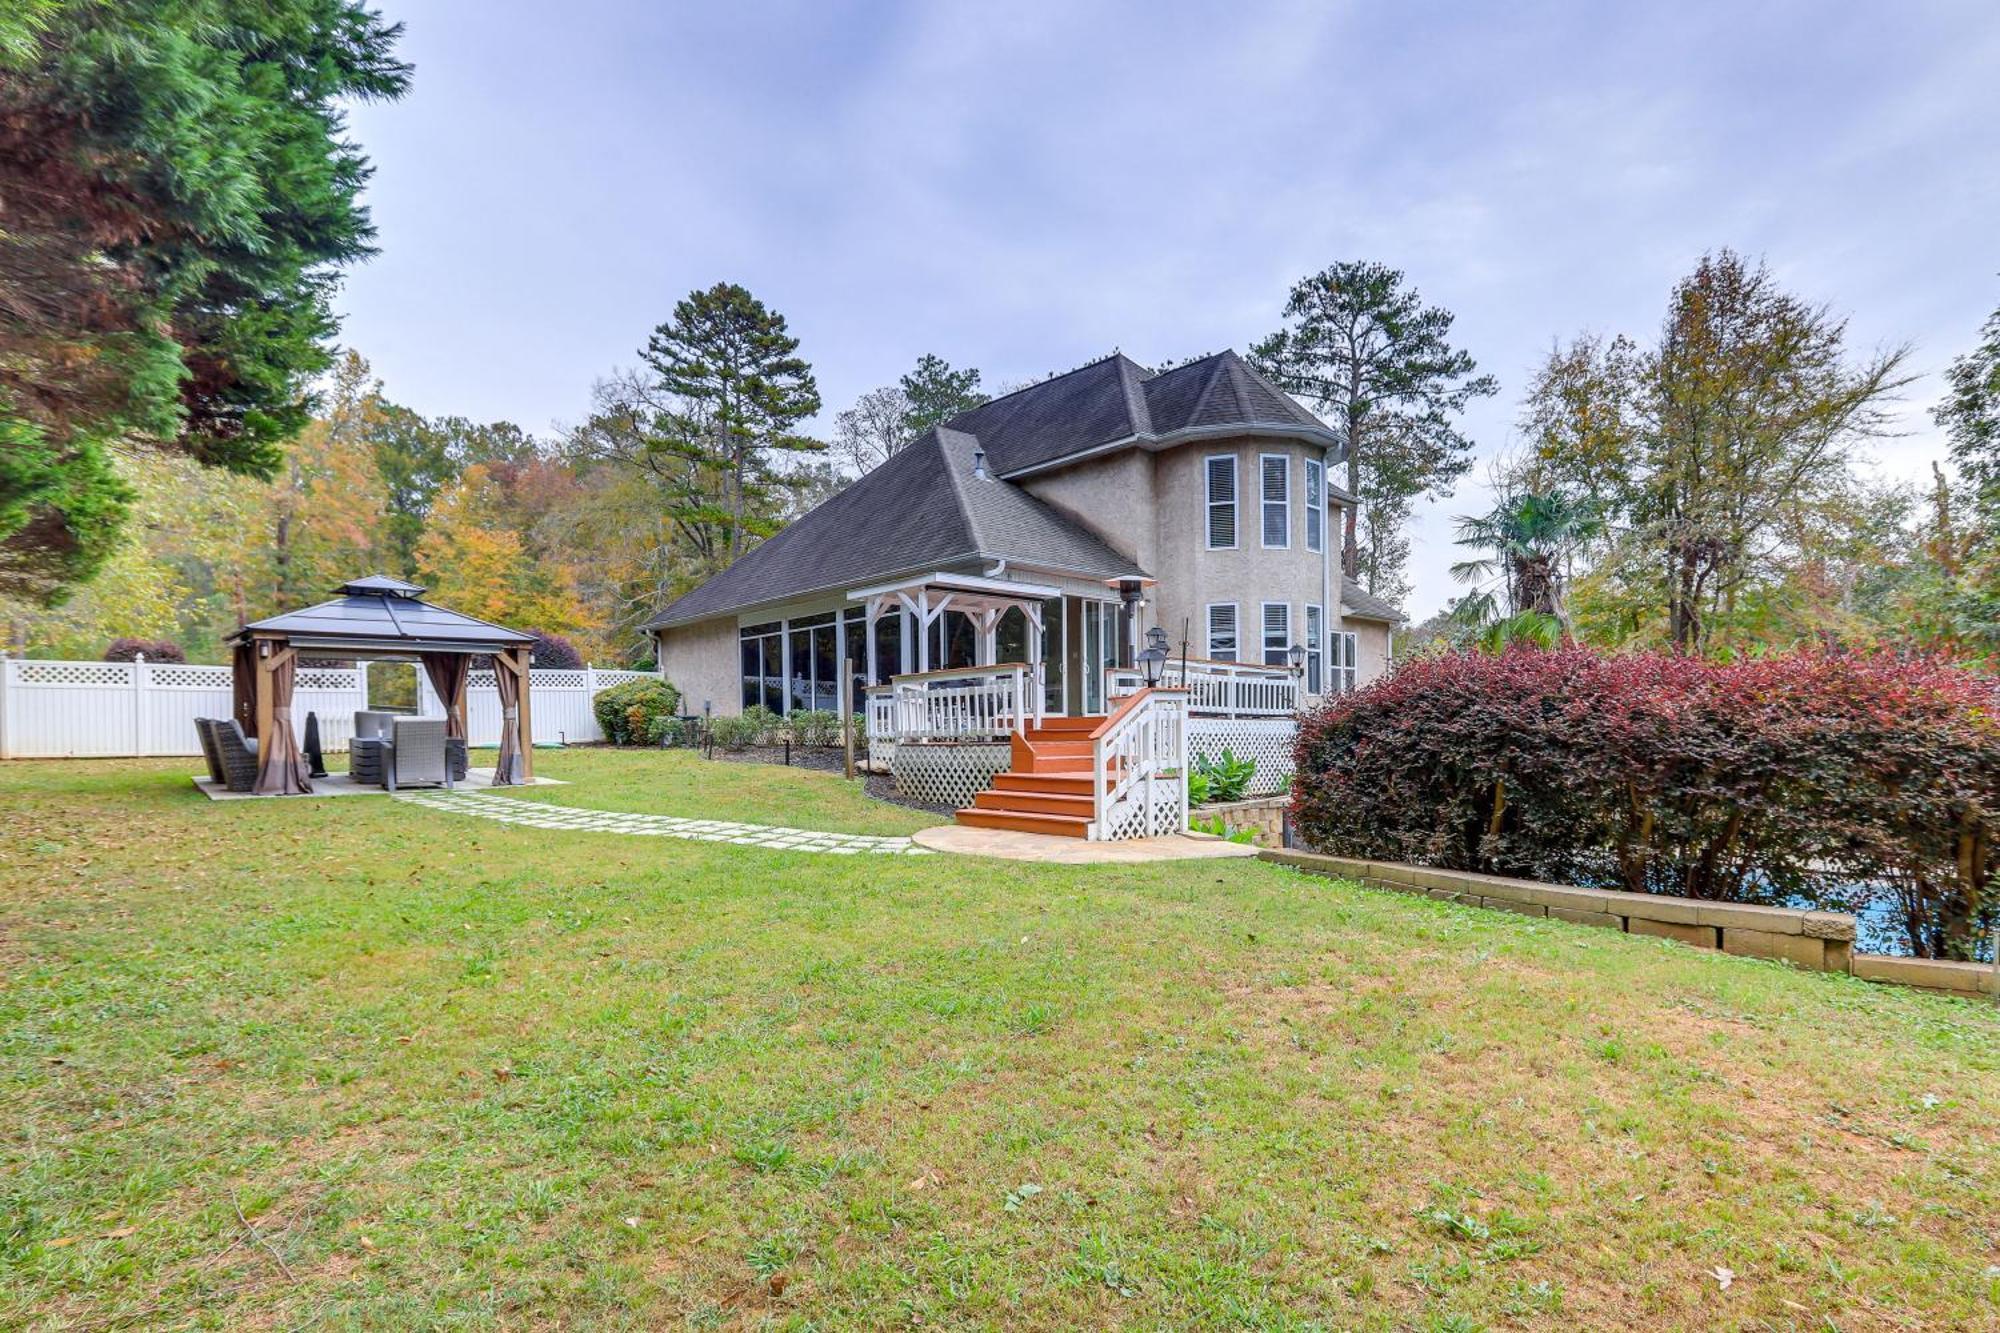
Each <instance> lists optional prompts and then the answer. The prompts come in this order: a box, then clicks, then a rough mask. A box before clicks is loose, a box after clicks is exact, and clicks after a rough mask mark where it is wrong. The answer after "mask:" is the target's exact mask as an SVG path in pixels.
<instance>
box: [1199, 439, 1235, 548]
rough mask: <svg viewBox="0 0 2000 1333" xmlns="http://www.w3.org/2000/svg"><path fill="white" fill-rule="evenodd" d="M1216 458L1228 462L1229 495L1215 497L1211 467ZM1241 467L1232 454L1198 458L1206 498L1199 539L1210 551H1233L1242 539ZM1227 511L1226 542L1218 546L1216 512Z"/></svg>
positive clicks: (1212, 467) (1212, 469)
mask: <svg viewBox="0 0 2000 1333" xmlns="http://www.w3.org/2000/svg"><path fill="white" fill-rule="evenodd" d="M1218 461H1222V462H1226V463H1228V464H1229V498H1228V499H1227V500H1218V499H1216V498H1215V472H1214V466H1215V464H1216V463H1217V462H1218ZM1242 472H1243V469H1242V466H1241V463H1240V461H1239V460H1238V459H1237V457H1236V455H1235V454H1208V455H1206V456H1205V457H1204V458H1203V459H1202V460H1201V485H1202V498H1203V499H1204V500H1206V501H1207V503H1206V505H1205V506H1204V507H1203V509H1202V524H1203V531H1202V540H1203V541H1204V542H1206V543H1207V549H1209V550H1211V551H1233V550H1235V549H1236V548H1237V547H1238V546H1240V545H1241V544H1242V542H1243V476H1242ZM1222 508H1227V509H1228V510H1229V544H1228V545H1227V546H1220V545H1217V544H1216V541H1215V511H1216V510H1217V509H1222Z"/></svg>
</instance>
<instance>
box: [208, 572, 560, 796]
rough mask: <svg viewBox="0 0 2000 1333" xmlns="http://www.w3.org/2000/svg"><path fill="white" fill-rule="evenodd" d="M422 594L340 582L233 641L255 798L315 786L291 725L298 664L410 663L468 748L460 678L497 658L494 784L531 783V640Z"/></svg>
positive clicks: (375, 581)
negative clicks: (253, 754) (325, 596)
mask: <svg viewBox="0 0 2000 1333" xmlns="http://www.w3.org/2000/svg"><path fill="white" fill-rule="evenodd" d="M425 591H426V590H425V589H423V588H421V587H418V586H417V585H416V584H414V583H405V582H403V581H402V580H401V579H392V578H389V577H388V576H387V575H383V574H371V575H370V576H368V577H367V578H363V579H355V580H354V581H353V582H351V583H343V584H342V585H341V586H340V588H339V589H338V590H337V591H336V593H335V594H334V597H333V599H332V600H331V601H326V602H321V603H319V604H318V605H316V606H308V607H306V608H304V609H303V610H298V611H287V612H285V613H283V614H282V615H275V616H271V617H270V618H268V619H266V620H258V621H254V622H252V623H251V624H248V625H245V626H244V627H243V628H241V629H239V630H237V631H236V633H234V634H232V635H231V636H230V640H229V641H230V643H231V645H232V646H233V649H234V652H233V655H232V658H231V664H232V666H233V668H234V672H233V676H232V688H233V696H234V706H235V712H236V720H237V722H238V723H239V724H241V726H242V728H243V731H244V733H245V734H246V735H252V736H255V737H257V740H258V745H257V785H256V788H255V790H256V792H257V793H258V794H259V795H267V796H268V795H293V794H297V795H307V794H310V793H311V791H312V783H311V781H310V780H309V779H308V778H307V776H306V766H305V761H304V759H303V757H302V756H301V755H300V753H299V740H298V733H297V732H296V731H295V730H294V729H293V727H292V676H293V673H294V671H295V670H296V668H297V666H298V659H299V657H300V656H301V655H302V654H303V655H306V656H317V655H325V656H329V657H341V658H350V659H354V660H362V659H368V660H387V661H414V662H417V663H420V664H421V665H422V667H423V669H424V674H425V675H426V676H428V677H429V678H430V683H431V688H432V689H433V690H435V691H436V692H437V696H438V698H440V699H442V700H444V701H445V736H446V737H447V738H449V739H456V740H461V741H462V740H464V739H465V736H466V730H465V679H466V677H467V676H468V675H469V674H470V673H471V667H472V659H473V658H475V657H491V658H492V659H493V682H494V685H495V687H496V688H497V690H498V691H499V695H500V718H501V722H500V757H499V759H498V760H497V761H496V762H495V765H494V769H493V785H494V786H496V787H499V786H511V785H514V784H517V783H527V782H532V781H534V764H535V760H534V747H533V746H531V745H529V744H527V738H528V737H529V736H532V735H533V734H534V732H533V730H532V729H531V727H530V726H529V717H528V659H529V656H530V654H531V653H532V651H533V649H534V642H535V640H534V636H533V635H530V634H524V633H522V632H521V631H519V630H512V629H507V628H506V627H504V626H501V625H495V624H492V623H491V622H489V621H485V620H480V619H477V618H476V617H473V616H468V615H463V614H461V613H459V612H457V611H452V610H448V609H446V608H445V607H442V606H434V605H432V604H431V603H429V602H426V601H425V600H423V594H424V592H425Z"/></svg>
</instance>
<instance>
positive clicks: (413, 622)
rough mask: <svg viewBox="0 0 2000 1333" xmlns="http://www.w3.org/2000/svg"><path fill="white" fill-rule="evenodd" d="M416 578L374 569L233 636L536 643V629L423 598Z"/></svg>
mask: <svg viewBox="0 0 2000 1333" xmlns="http://www.w3.org/2000/svg"><path fill="white" fill-rule="evenodd" d="M424 592H425V589H423V588H421V587H419V586H417V585H416V584H414V583H405V582H403V580H401V579H393V578H390V577H389V576H388V575H386V574H371V575H369V576H368V577H367V578H361V579H355V580H353V581H351V582H349V583H343V584H342V585H341V586H340V588H339V591H338V593H337V594H336V595H335V596H334V598H333V600H331V601H326V602H321V603H319V604H318V605H316V606H308V607H305V608H303V609H301V610H297V611H286V612H284V613H282V614H280V615H275V616H270V617H267V618H266V619H263V620H257V621H252V622H251V623H250V624H248V625H245V626H244V627H243V628H242V629H240V630H237V631H236V633H235V634H234V635H232V636H231V637H232V638H239V639H240V638H244V637H246V636H249V635H251V634H253V633H264V634H279V635H283V636H285V637H286V638H288V639H289V640H291V643H292V646H293V647H295V648H341V649H347V650H350V651H362V652H368V651H373V652H408V653H418V652H440V653H453V652H459V653H490V652H492V651H493V650H494V649H496V648H512V647H515V646H517V645H519V644H524V643H532V642H534V636H533V635H532V634H524V633H522V632H521V631H520V630H512V629H507V628H506V627H504V626H501V625H495V624H493V623H492V622H491V621H486V620H480V619H478V618H477V617H475V616H468V615H464V614H462V613H460V612H457V611H452V610H449V609H447V608H445V607H442V606H434V605H432V604H431V603H429V602H426V601H425V600H423V593H424Z"/></svg>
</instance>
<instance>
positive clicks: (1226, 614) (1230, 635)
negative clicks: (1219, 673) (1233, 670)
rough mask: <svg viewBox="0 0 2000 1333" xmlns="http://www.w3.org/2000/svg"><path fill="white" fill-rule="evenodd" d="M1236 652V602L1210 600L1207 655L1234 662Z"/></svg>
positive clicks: (1219, 660) (1220, 660) (1218, 660)
mask: <svg viewBox="0 0 2000 1333" xmlns="http://www.w3.org/2000/svg"><path fill="white" fill-rule="evenodd" d="M1236 654H1237V640H1236V603H1234V602H1212V603H1210V604H1209V608H1208V656H1209V657H1210V658H1211V659H1213V660H1215V661H1217V662H1234V661H1235V660H1236Z"/></svg>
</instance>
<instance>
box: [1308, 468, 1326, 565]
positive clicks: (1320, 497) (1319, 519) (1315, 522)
mask: <svg viewBox="0 0 2000 1333" xmlns="http://www.w3.org/2000/svg"><path fill="white" fill-rule="evenodd" d="M1305 484H1306V549H1307V550H1308V551H1324V550H1325V549H1326V464H1325V463H1324V462H1322V461H1321V460H1320V459H1317V458H1308V459H1307V460H1306V483H1305Z"/></svg>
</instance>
